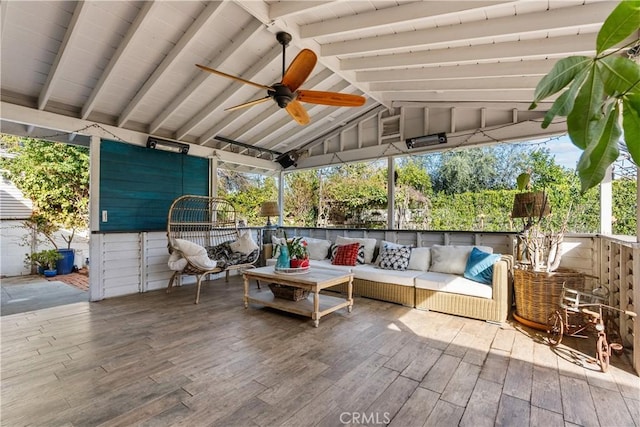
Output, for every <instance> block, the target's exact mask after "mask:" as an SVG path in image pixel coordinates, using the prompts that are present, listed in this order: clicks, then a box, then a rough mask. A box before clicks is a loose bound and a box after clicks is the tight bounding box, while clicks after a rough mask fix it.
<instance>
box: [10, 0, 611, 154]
mask: <svg viewBox="0 0 640 427" xmlns="http://www.w3.org/2000/svg"><path fill="white" fill-rule="evenodd" d="M616 4H617V2H612V1H573V0H569V1H555V0H548V1H542V0H534V1H425V2H422V1H403V0H395V1H389V0H381V1H378V0H371V1H362V0H357V1H346V0H345V1H340V0H336V1H271V0H267V1H255V0H251V1H241V0H239V1H224V2H208V1H174V2H172V1H155V2H139V1H87V2H73V1H37V2H35V1H18V0H13V1H4V2H2V4H1V11H0V13H1V15H2V16H1V19H2V22H1V24H2V34H1V37H2V39H1V42H2V45H1V63H2V64H1V73H2V74H1V76H0V77H1V81H0V82H1V96H2V112H0V114H1V115H2V131H4V132H7V131H8V132H12V133H22V134H29V133H31V134H34V133H37V130H38V129H39V130H40V132H41V135H42V133H43V132H51V130H55V131H59V130H63V131H68V132H71V131H79V130H80V129H82V127H83V126H81V125H91V124H97V125H98V126H102V127H104V128H105V129H108V131H109V132H110V133H112V134H114V136H116V137H120V138H122V139H126V136H120V135H121V134H122V135H127V132H130V131H132V132H138V133H141V134H149V135H154V136H158V137H162V138H167V139H175V140H179V141H184V142H188V143H192V144H196V145H201V146H204V147H210V149H212V150H215V152H218V153H234V155H236V154H243V155H247V156H250V157H262V158H264V159H268V160H271V158H272V156H273V154H272V153H270V152H269V151H268V150H270V151H275V152H279V153H283V152H295V153H296V154H297V155H298V154H300V155H301V156H300V157H301V163H302V164H303V165H306V166H309V167H311V166H318V165H321V164H330V163H335V162H337V161H349V160H358V159H364V158H379V157H381V156H384V155H396V154H398V155H399V154H406V147H403V144H402V141H403V139H404V138H408V137H414V136H419V135H425V134H429V133H437V132H445V133H447V135H448V136H449V142H448V145H449V146H452V147H454V146H455V147H459V146H465V145H474V144H481V143H487V142H495V141H502V140H514V139H522V138H527V137H531V138H533V137H536V136H540V135H544V134H545V133H547V134H548V133H558V132H561V131H562V130H563V124H562V123H558V124H555V125H552V126H551V127H550V129H548V130H542V129H541V128H540V119H541V117H542V116H543V115H544V112H545V110H546V108H548V106H549V104H545V103H543V104H541V106H540V108H539V109H538V110H536V111H533V112H529V111H527V107H528V105H529V103H530V102H531V100H532V99H533V92H534V88H535V86H536V84H537V83H538V81H539V80H540V79H541V77H542V76H543V75H544V74H546V73H547V72H548V71H549V70H550V69H551V67H552V66H553V64H554V63H555V61H556V60H557V59H559V58H562V57H566V56H568V55H573V54H593V53H594V47H595V39H596V34H597V31H598V30H599V28H600V26H601V25H602V22H603V21H604V19H605V18H606V16H607V15H608V14H609V13H610V12H611V10H613V8H614V7H615V6H616ZM279 31H286V32H288V33H290V34H291V35H292V37H293V40H292V41H291V43H290V45H289V47H288V48H287V50H286V64H287V65H288V63H290V62H291V61H292V60H293V58H294V57H295V55H296V54H298V53H299V52H300V50H301V49H303V48H308V49H311V50H313V51H314V52H315V53H316V54H317V56H318V63H317V65H316V67H315V68H314V70H313V71H312V73H311V75H310V77H309V78H308V80H307V81H306V82H305V83H304V84H302V86H301V87H302V88H304V89H312V90H321V91H338V92H344V93H350V94H361V95H364V96H365V97H366V99H367V102H366V103H365V105H364V106H362V107H349V108H347V107H332V106H322V105H315V104H303V105H304V106H305V108H306V110H307V111H308V113H309V116H310V118H311V123H310V124H308V125H306V126H300V125H298V124H297V123H296V122H295V121H293V120H292V119H291V117H290V116H289V115H288V114H287V113H286V111H284V110H283V109H280V108H279V107H278V106H277V105H276V104H275V103H274V102H271V101H269V102H264V103H261V104H258V105H255V106H253V107H250V108H244V109H239V110H235V111H225V109H226V108H228V107H231V106H234V105H237V104H240V103H244V102H247V101H250V100H253V99H257V98H261V97H263V96H265V95H266V91H265V90H264V89H261V88H257V87H254V86H252V85H247V84H242V83H240V82H238V81H236V80H232V79H227V78H224V77H220V76H217V75H212V74H209V73H206V72H203V71H201V70H199V69H198V68H196V67H195V66H194V64H196V63H199V64H203V65H206V66H208V67H211V68H215V69H218V70H221V71H223V72H225V73H228V74H231V75H234V76H239V77H241V78H243V79H245V80H250V81H253V82H257V83H260V84H263V85H267V86H268V85H271V84H274V83H277V82H279V81H280V79H281V77H282V75H281V73H282V65H283V64H282V47H281V46H280V45H279V44H278V43H277V41H276V39H275V34H276V33H277V32H279ZM28 117H32V119H28ZM45 118H46V119H45ZM56 118H58V119H59V120H56ZM69 119H74V120H73V121H70V120H69ZM57 122H59V124H57ZM73 126H76V127H75V128H74V129H71V128H70V127H73ZM45 129H46V130H45ZM119 130H121V131H122V133H121V134H119ZM77 133H79V134H82V133H83V132H82V131H80V132H77ZM229 140H230V141H236V142H239V143H240V144H234V143H229V142H228V141H229ZM225 141H226V142H225ZM247 147H255V149H251V148H247Z"/></svg>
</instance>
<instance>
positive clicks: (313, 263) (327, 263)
mask: <svg viewBox="0 0 640 427" xmlns="http://www.w3.org/2000/svg"><path fill="white" fill-rule="evenodd" d="M309 267H311V268H327V269H330V270H335V271H342V272H343V273H351V272H352V270H353V269H354V268H355V267H353V266H350V265H335V264H331V260H330V259H323V260H318V259H312V260H309Z"/></svg>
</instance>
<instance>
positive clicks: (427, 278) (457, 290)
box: [415, 272, 493, 299]
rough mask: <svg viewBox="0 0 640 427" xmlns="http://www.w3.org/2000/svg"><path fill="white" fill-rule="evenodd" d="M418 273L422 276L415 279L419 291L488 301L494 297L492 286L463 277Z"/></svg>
mask: <svg viewBox="0 0 640 427" xmlns="http://www.w3.org/2000/svg"><path fill="white" fill-rule="evenodd" d="M418 273H420V274H419V275H418V276H417V277H416V278H415V286H416V288H417V289H429V290H432V291H440V292H449V293H452V294H461V295H469V296H473V297H480V298H487V299H491V297H492V296H493V289H492V288H491V286H487V285H484V284H482V283H478V282H474V281H473V280H469V279H465V278H464V277H462V276H456V275H454V274H446V273H436V272H426V273H423V272H418Z"/></svg>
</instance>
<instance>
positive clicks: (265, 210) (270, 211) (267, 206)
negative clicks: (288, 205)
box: [260, 202, 280, 227]
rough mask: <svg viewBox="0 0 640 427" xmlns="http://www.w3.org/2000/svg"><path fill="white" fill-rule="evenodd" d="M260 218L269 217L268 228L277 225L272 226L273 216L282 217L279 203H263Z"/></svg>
mask: <svg viewBox="0 0 640 427" xmlns="http://www.w3.org/2000/svg"><path fill="white" fill-rule="evenodd" d="M260 216H266V217H267V225H266V227H272V226H273V225H275V224H271V217H272V216H280V209H279V208H278V202H263V203H262V205H261V206H260Z"/></svg>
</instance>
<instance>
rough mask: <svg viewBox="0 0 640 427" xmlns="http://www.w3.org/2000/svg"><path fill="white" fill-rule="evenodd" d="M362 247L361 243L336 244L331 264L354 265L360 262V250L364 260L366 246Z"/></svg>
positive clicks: (332, 252)
mask: <svg viewBox="0 0 640 427" xmlns="http://www.w3.org/2000/svg"><path fill="white" fill-rule="evenodd" d="M360 248H361V245H360V243H352V244H350V245H340V246H338V245H336V246H335V252H334V251H333V250H332V251H331V264H333V265H350V266H354V265H356V263H357V262H358V253H359V252H362V260H363V261H364V248H363V249H362V250H361V249H360ZM332 249H333V248H332Z"/></svg>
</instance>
